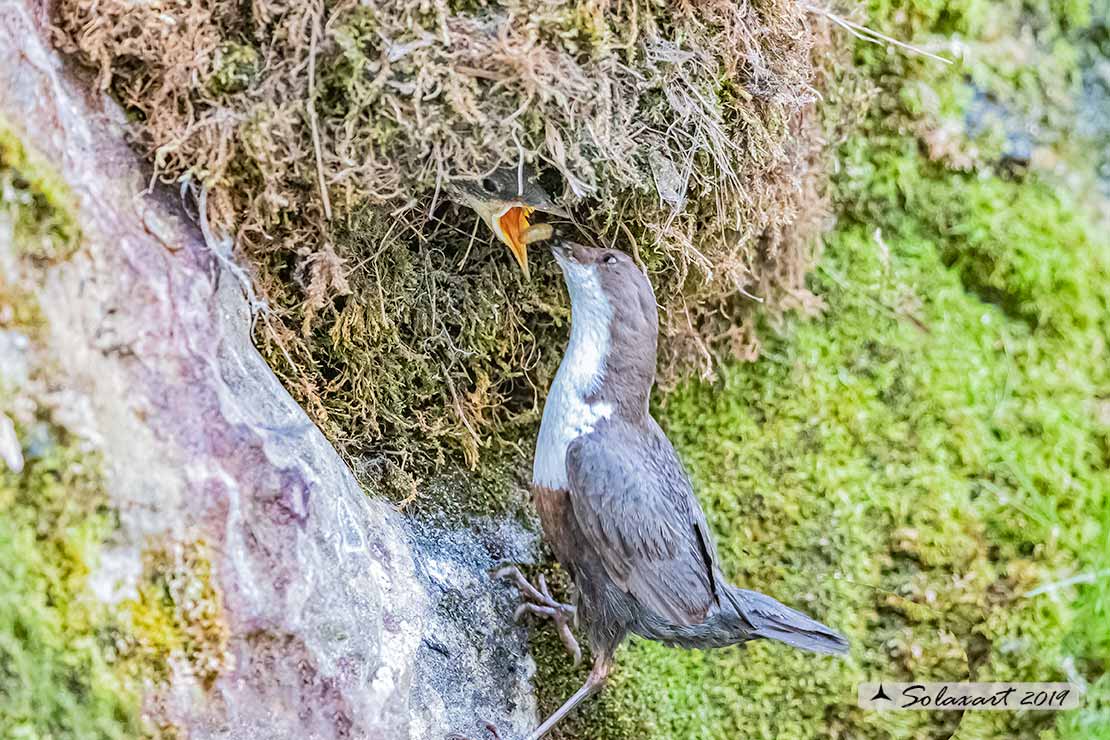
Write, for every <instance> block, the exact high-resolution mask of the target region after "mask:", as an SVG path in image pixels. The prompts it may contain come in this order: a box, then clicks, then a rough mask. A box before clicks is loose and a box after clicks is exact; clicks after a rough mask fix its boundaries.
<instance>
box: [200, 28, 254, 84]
mask: <svg viewBox="0 0 1110 740" xmlns="http://www.w3.org/2000/svg"><path fill="white" fill-rule="evenodd" d="M259 64H260V59H259V57H258V49H256V48H254V47H253V46H250V45H249V44H242V43H236V42H233V41H228V42H225V43H223V44H221V45H220V48H219V50H218V51H217V53H216V60H215V63H214V65H213V70H212V74H211V76H210V77H209V78H208V90H209V92H211V93H212V94H213V95H230V94H233V93H238V92H242V91H244V90H246V89H247V88H248V87H250V85H251V83H252V82H254V80H255V79H256V78H257V77H258V73H259V71H260V70H259Z"/></svg>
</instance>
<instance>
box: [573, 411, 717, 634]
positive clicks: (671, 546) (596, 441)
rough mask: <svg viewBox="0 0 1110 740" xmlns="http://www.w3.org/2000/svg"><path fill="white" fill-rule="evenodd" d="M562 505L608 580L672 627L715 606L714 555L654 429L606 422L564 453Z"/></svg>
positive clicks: (688, 491) (680, 472) (673, 457)
mask: <svg viewBox="0 0 1110 740" xmlns="http://www.w3.org/2000/svg"><path fill="white" fill-rule="evenodd" d="M567 476H568V479H569V482H570V502H571V507H572V509H573V511H574V517H575V521H576V522H577V523H578V525H579V527H580V528H581V530H582V533H583V534H584V536H585V537H586V540H587V541H588V542H589V543H590V544H591V545H592V546H593V548H594V549H595V550H596V553H597V555H598V557H599V558H600V560H601V563H602V565H603V566H604V567H605V571H606V573H607V574H608V575H609V577H610V578H611V579H612V580H613V582H614V583H615V584H616V585H617V586H618V587H619V588H621V589H623V590H624V591H625V592H626V593H629V594H631V595H632V596H634V597H635V598H636V600H637V601H639V603H640V604H641V605H642V606H644V607H647V608H649V609H652V610H653V611H655V612H656V613H658V614H659V615H660V616H662V617H665V618H666V619H668V620H670V621H671V622H672V623H674V624H680V625H688V624H696V623H699V622H701V621H702V620H703V619H704V618H705V614H706V612H707V611H708V610H709V608H710V606H711V605H712V604H713V603H715V602H716V601H717V581H716V572H717V567H716V557H717V556H716V550H715V548H714V546H713V541H712V539H711V538H710V537H709V532H708V527H707V526H706V522H705V515H704V514H703V513H702V510H701V507H700V505H699V504H698V501H697V499H696V498H695V497H694V492H693V490H692V488H691V487H690V481H689V478H687V476H686V471H685V470H684V469H683V467H682V463H681V462H680V461H679V459H678V455H677V454H675V451H674V448H673V447H672V446H671V444H670V442H669V441H668V440H667V438H666V437H665V436H664V435H663V433H662V431H660V430H659V428H658V427H657V426H655V425H654V424H651V427H650V428H648V429H646V430H644V429H642V428H638V427H632V426H629V425H626V424H622V423H619V422H618V423H616V424H609V425H606V426H605V427H603V428H602V429H600V430H599V431H597V432H594V433H592V434H589V435H586V436H584V437H579V438H578V439H576V440H575V441H574V442H572V443H571V445H570V447H569V448H568V449H567Z"/></svg>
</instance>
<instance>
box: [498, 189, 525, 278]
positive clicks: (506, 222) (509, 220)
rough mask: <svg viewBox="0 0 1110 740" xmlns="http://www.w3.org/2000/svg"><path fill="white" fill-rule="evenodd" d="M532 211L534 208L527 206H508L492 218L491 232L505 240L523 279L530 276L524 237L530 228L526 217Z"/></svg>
mask: <svg viewBox="0 0 1110 740" xmlns="http://www.w3.org/2000/svg"><path fill="white" fill-rule="evenodd" d="M533 211H535V209H534V208H529V207H528V206H509V207H508V208H506V209H504V210H503V211H502V212H501V213H500V214H499V215H497V216H496V217H495V218H494V224H493V232H494V233H495V234H497V236H498V238H499V239H501V241H503V242H505V245H506V246H507V247H508V248H509V251H510V252H512V253H513V257H515V258H516V263H517V264H518V265H520V271H521V272H523V273H524V279H525V280H527V279H528V278H529V277H530V276H529V273H528V241H527V238H526V237H527V236H528V232H529V230H530V229H531V226H530V225H529V223H528V217H529V216H531V215H532V212H533Z"/></svg>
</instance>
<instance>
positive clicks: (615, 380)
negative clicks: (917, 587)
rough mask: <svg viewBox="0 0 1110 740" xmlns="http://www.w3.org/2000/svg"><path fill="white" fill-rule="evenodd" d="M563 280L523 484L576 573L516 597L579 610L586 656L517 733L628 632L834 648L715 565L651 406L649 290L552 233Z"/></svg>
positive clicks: (687, 642)
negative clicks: (582, 667) (568, 591)
mask: <svg viewBox="0 0 1110 740" xmlns="http://www.w3.org/2000/svg"><path fill="white" fill-rule="evenodd" d="M552 251H553V252H554V254H555V259H556V261H557V262H558V263H559V267H561V268H562V272H563V277H564V280H565V282H566V285H567V291H568V292H569V294H570V303H571V327H570V341H569V343H568V345H567V349H566V354H565V355H564V356H563V360H562V364H560V365H559V371H558V372H557V373H556V375H555V380H554V382H553V383H552V384H551V390H550V392H549V393H548V396H547V401H546V402H545V404H544V409H543V421H542V422H541V424H540V434H539V441H538V443H537V445H536V458H535V463H534V466H533V469H532V491H533V495H534V497H535V503H536V509H537V511H538V512H539V516H540V523H541V525H542V526H543V534H544V538H545V539H546V540H547V542H548V543H549V544H550V545H551V548H552V549H553V550H554V552H555V555H556V557H558V559H559V562H560V563H562V565H563V567H564V568H565V569H566V570H567V572H568V573H569V574H570V577H571V579H572V580H573V582H574V585H575V591H576V596H577V598H576V603H575V604H574V605H573V606H572V605H567V604H560V603H559V602H558V601H556V600H555V599H553V598H552V597H551V594H550V592H549V591H548V589H547V586H546V584H545V583H544V582H543V581H542V579H541V581H540V587H539V588H534V587H532V585H531V584H529V583H528V582H527V580H526V579H525V578H524V577H523V576H522V575H521V574H520V571H519V570H517V569H516V568H505V569H502V570H501V571H499V573H498V575H499V576H502V577H506V576H510V577H512V578H514V579H515V580H516V582H517V584H518V585H519V587H520V589H521V590H522V592H523V593H524V594H525V595H526V596H527V597H528V598H530V599H531V601H530V602H525V603H524V604H522V607H521V610H520V611H531V612H534V613H537V614H542V615H546V616H548V617H552V618H553V619H554V620H555V621H556V622H557V623H558V624H559V629H560V634H561V635H562V637H563V640H564V642H566V643H567V647H568V649H570V650H571V651H572V652H575V653H577V644H576V643H575V642H574V638H573V636H572V635H571V633H570V630H569V626H568V622H569V621H570V619H571V618H572V616H574V615H577V617H578V618H580V620H581V622H583V623H584V626H585V630H586V633H587V635H588V639H589V644H590V649H591V652H592V654H593V656H594V663H593V668H592V670H591V671H590V675H589V678H587V679H586V683H585V684H584V685H583V686H582V688H581V689H579V690H578V691H577V692H576V693H575V694H574V695H573V696H571V697H570V699H568V700H567V702H566V703H565V704H563V706H561V707H560V708H559V709H558V710H556V711H555V713H554V714H552V715H551V716H550V717H549V718H548V719H547V720H546V721H544V722H543V724H541V725H540V726H539V728H537V729H536V730H535V732H534V733H533V734H532V735H531V736H530V739H529V740H537V738H540V737H543V735H545V734H546V733H547V732H548V731H549V730H551V728H552V727H553V726H554V725H555V724H556V723H557V722H559V720H561V719H562V718H563V717H565V716H566V715H567V714H568V713H569V712H570V711H571V710H572V709H574V707H575V706H577V705H578V704H579V703H580V702H582V701H583V700H584V699H586V698H588V697H590V696H591V695H593V694H595V693H597V692H598V691H600V690H601V688H602V686H603V685H604V683H605V680H606V678H607V677H608V675H609V673H610V671H611V669H612V667H613V654H614V653H615V652H616V649H617V646H618V645H619V644H620V642H621V641H622V640H623V639H624V638H625V636H626V635H627V634H628V633H629V632H634V633H636V634H638V635H641V636H642V637H646V638H648V639H652V640H658V641H660V642H663V643H666V644H668V645H672V646H680V647H684V648H712V647H724V646H727V645H736V644H739V643H743V642H747V641H749V640H756V639H771V640H778V641H779V642H784V643H786V644H787V645H791V646H793V647H796V648H801V649H803V650H810V651H813V652H817V653H844V652H847V649H848V643H847V641H846V640H845V638H844V637H843V636H841V635H840V634H839V633H837V632H836V631H834V630H832V629H830V628H829V627H826V626H825V625H823V624H821V623H820V622H817V621H815V620H813V619H811V618H809V617H807V616H806V615H805V614H802V613H801V612H798V611H795V610H794V609H791V608H789V607H787V606H784V605H783V604H780V603H779V602H778V601H776V600H775V599H772V598H771V597H770V596H765V595H764V594H761V593H758V592H756V591H748V590H746V589H742V588H737V587H735V586H733V585H731V584H730V583H729V582H728V581H727V580H726V579H725V576H724V575H723V574H722V573H721V570H720V565H719V561H718V558H717V548H716V545H715V544H714V541H713V537H712V535H711V534H710V531H709V527H708V526H707V524H706V520H705V514H704V513H703V512H702V509H701V505H700V504H699V503H698V500H697V498H695V496H694V492H693V489H692V487H691V485H690V480H689V478H688V476H687V474H686V471H685V469H684V468H683V466H682V462H681V461H680V460H679V458H678V455H677V454H676V453H675V450H674V447H672V446H671V443H670V441H669V440H668V439H667V437H666V435H664V434H663V431H662V429H660V427H659V425H658V424H657V423H656V421H655V419H653V418H652V416H651V413H650V411H649V409H648V398H649V396H650V394H651V388H652V386H653V385H654V383H655V354H656V341H657V338H658V333H659V324H658V315H657V310H656V304H655V294H654V292H653V291H652V288H651V283H649V282H648V279H647V277H646V276H645V275H644V274H643V273H642V272H640V270H639V269H638V268H637V267H636V265H635V263H633V261H632V260H631V259H629V257H628V256H627V255H625V254H624V253H622V252H618V251H614V250H611V249H593V248H589V247H584V246H581V245H578V244H572V243H565V242H560V241H556V242H553V243H552Z"/></svg>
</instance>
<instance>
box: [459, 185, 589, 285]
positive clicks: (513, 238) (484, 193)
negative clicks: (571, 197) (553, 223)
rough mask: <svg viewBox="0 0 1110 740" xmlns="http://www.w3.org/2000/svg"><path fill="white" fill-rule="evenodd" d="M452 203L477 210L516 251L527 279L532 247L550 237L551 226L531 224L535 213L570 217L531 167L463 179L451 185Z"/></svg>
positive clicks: (513, 252) (516, 256)
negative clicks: (531, 218) (556, 203)
mask: <svg viewBox="0 0 1110 740" xmlns="http://www.w3.org/2000/svg"><path fill="white" fill-rule="evenodd" d="M447 195H448V197H449V198H451V199H452V200H454V201H456V202H458V203H461V204H463V205H465V206H469V207H470V208H473V209H474V210H475V211H476V212H477V213H478V215H479V216H480V217H481V218H482V220H483V221H485V222H486V225H487V226H489V228H490V230H491V231H493V233H494V235H495V236H496V237H497V238H498V239H500V240H501V241H502V242H503V243H504V244H505V246H507V247H508V248H509V251H510V252H512V254H513V257H514V258H516V261H517V264H518V265H520V269H521V271H522V272H523V273H524V278H525V279H526V280H527V279H528V277H529V271H528V245H529V244H530V243H532V242H536V241H540V240H542V239H547V238H550V236H551V234H552V231H551V227H550V226H548V225H545V224H535V225H531V224H529V221H528V219H529V218H530V217H531V215H532V213H533V212H535V211H542V212H544V213H548V214H551V215H553V216H563V217H569V215H570V214H568V213H567V212H566V211H565V210H563V209H562V208H560V207H559V206H557V205H555V203H554V201H552V200H551V196H549V195H548V194H547V192H546V191H545V190H544V189H543V188H542V187H540V185H539V184H538V183H537V182H536V176H535V173H534V172H533V171H532V168H530V167H523V168H521V169H520V170H517V168H515V167H512V168H501V169H498V170H494V171H493V172H492V173H490V174H489V175H486V176H485V177H483V178H480V179H478V180H459V181H455V182H452V183H449V184H448V185H447Z"/></svg>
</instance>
